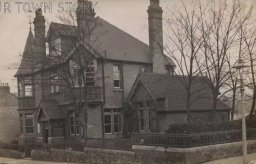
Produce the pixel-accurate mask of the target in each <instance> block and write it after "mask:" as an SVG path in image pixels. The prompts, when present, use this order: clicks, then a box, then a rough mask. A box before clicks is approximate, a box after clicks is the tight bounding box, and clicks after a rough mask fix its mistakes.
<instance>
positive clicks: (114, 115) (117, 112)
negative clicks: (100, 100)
mask: <svg viewBox="0 0 256 164" xmlns="http://www.w3.org/2000/svg"><path fill="white" fill-rule="evenodd" d="M121 122H122V117H121V108H116V109H105V110H104V131H105V133H107V134H117V133H121V132H122V125H121Z"/></svg>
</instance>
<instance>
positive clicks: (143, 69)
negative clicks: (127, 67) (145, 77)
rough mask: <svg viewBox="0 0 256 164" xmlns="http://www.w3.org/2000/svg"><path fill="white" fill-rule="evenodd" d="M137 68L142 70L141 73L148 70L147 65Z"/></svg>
mask: <svg viewBox="0 0 256 164" xmlns="http://www.w3.org/2000/svg"><path fill="white" fill-rule="evenodd" d="M139 69H140V72H143V73H146V72H148V68H147V66H140V67H139Z"/></svg>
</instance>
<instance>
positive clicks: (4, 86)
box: [0, 83, 10, 97]
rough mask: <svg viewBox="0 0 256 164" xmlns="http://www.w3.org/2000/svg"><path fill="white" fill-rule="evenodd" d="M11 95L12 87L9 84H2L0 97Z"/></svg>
mask: <svg viewBox="0 0 256 164" xmlns="http://www.w3.org/2000/svg"><path fill="white" fill-rule="evenodd" d="M9 93H10V87H9V85H8V83H0V96H1V97H3V96H7V94H9Z"/></svg>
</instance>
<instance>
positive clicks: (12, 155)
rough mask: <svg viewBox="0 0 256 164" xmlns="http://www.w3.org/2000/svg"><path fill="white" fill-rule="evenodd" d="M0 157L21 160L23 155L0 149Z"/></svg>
mask: <svg viewBox="0 0 256 164" xmlns="http://www.w3.org/2000/svg"><path fill="white" fill-rule="evenodd" d="M0 157H6V158H14V159H21V158H22V157H23V153H22V152H19V151H15V150H8V149H2V148H0Z"/></svg>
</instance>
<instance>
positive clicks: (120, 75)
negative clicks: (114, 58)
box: [113, 64, 123, 89]
mask: <svg viewBox="0 0 256 164" xmlns="http://www.w3.org/2000/svg"><path fill="white" fill-rule="evenodd" d="M115 67H117V69H115ZM117 70H118V72H116V71H117ZM115 73H118V74H119V75H118V76H119V79H118V78H117V79H115V78H116V77H115ZM122 75H123V69H122V65H121V64H113V87H114V89H122V88H123V86H122V81H123V78H122ZM115 81H118V83H119V86H115Z"/></svg>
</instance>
